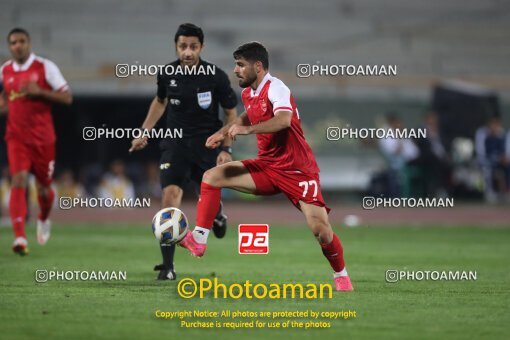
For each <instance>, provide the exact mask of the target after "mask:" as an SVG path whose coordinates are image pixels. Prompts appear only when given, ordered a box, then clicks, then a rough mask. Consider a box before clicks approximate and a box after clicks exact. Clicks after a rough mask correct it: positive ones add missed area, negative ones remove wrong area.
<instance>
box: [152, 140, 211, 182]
mask: <svg viewBox="0 0 510 340" xmlns="http://www.w3.org/2000/svg"><path fill="white" fill-rule="evenodd" d="M206 140H207V136H203V137H194V138H183V139H171V140H165V141H164V142H163V143H162V144H161V160H160V162H159V168H160V179H161V187H162V188H165V187H167V186H169V185H177V186H178V187H180V188H184V187H185V186H186V184H187V182H188V181H193V182H195V183H197V184H200V183H201V182H202V176H203V175H204V172H205V171H207V170H209V169H211V168H213V167H215V166H216V158H217V157H218V154H219V152H220V150H219V149H214V150H211V149H208V148H206V147H205V141H206Z"/></svg>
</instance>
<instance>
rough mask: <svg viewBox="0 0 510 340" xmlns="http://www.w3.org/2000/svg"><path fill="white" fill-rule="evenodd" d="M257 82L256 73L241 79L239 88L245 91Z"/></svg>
mask: <svg viewBox="0 0 510 340" xmlns="http://www.w3.org/2000/svg"><path fill="white" fill-rule="evenodd" d="M256 80H257V75H256V74H255V73H253V74H251V75H248V76H246V78H244V79H241V78H239V86H241V87H242V88H243V89H244V88H246V87H248V86H250V85H251V84H253V82H254V81H256Z"/></svg>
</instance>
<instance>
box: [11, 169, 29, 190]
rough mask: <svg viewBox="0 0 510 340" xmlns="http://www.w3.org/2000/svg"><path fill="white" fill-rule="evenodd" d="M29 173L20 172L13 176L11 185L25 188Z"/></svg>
mask: <svg viewBox="0 0 510 340" xmlns="http://www.w3.org/2000/svg"><path fill="white" fill-rule="evenodd" d="M27 181H28V174H27V173H26V172H18V173H16V174H14V175H13V176H12V178H11V186H13V187H15V188H25V187H26V186H27Z"/></svg>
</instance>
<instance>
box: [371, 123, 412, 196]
mask: <svg viewBox="0 0 510 340" xmlns="http://www.w3.org/2000/svg"><path fill="white" fill-rule="evenodd" d="M386 120H387V123H388V128H389V129H392V130H394V131H395V130H399V129H402V128H403V125H402V121H401V120H400V118H399V117H398V115H397V114H395V113H390V114H388V115H387V117H386ZM379 149H380V150H381V152H382V154H383V156H384V157H385V158H386V161H387V162H388V165H389V168H390V169H389V176H388V182H389V183H388V187H389V188H388V195H389V196H391V197H400V196H401V195H405V196H410V195H411V190H410V189H411V188H410V182H411V177H412V176H411V172H412V168H410V167H408V164H410V163H411V162H412V161H414V160H416V159H417V158H418V156H419V150H418V147H417V146H416V145H415V144H414V142H413V141H412V140H411V139H399V138H381V139H379Z"/></svg>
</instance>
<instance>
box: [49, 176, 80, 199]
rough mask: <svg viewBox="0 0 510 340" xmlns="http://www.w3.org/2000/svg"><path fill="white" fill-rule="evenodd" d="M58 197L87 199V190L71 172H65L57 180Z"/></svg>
mask: <svg viewBox="0 0 510 340" xmlns="http://www.w3.org/2000/svg"><path fill="white" fill-rule="evenodd" d="M55 184H56V186H57V197H72V198H74V197H85V189H84V188H83V186H82V185H81V184H80V183H78V182H77V181H76V179H75V177H74V174H73V172H72V171H71V170H64V171H63V172H62V173H61V174H60V175H59V176H58V177H57V179H56V181H55Z"/></svg>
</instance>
